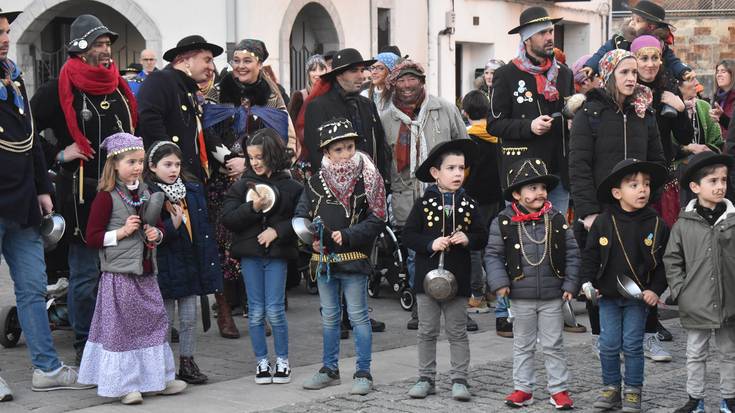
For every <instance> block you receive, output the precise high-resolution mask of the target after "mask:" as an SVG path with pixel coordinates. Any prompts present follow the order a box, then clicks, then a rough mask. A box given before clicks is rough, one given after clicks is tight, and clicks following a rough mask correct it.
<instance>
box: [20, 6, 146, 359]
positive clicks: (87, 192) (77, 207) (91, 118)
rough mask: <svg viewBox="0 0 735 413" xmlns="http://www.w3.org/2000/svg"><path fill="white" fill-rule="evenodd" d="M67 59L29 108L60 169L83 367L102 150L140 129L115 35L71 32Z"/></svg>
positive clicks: (73, 316) (82, 25)
mask: <svg viewBox="0 0 735 413" xmlns="http://www.w3.org/2000/svg"><path fill="white" fill-rule="evenodd" d="M69 37H70V38H71V41H70V42H69V45H68V53H69V59H68V60H67V61H66V63H64V66H63V67H62V68H61V73H59V78H58V80H50V81H48V82H47V83H46V84H44V85H42V86H41V88H40V89H39V90H38V92H37V93H36V94H35V95H34V96H33V99H32V100H31V107H32V108H33V114H34V119H35V121H36V127H37V130H39V131H43V130H45V129H51V130H52V131H53V135H54V140H53V141H52V140H50V139H48V138H49V136H47V137H46V138H47V140H48V145H47V147H46V150H45V152H46V159H47V160H48V161H49V162H56V163H57V164H58V165H59V181H58V183H57V186H56V201H57V207H58V208H59V212H60V213H61V214H62V215H63V216H64V219H65V220H66V228H67V230H66V234H65V239H66V240H67V241H68V242H69V255H68V258H69V294H68V306H69V321H70V322H71V325H72V327H73V328H74V334H75V336H76V339H75V341H74V348H75V349H76V352H77V361H79V360H81V356H82V352H83V351H84V345H85V343H86V341H87V335H88V334H89V326H90V323H91V322H92V314H93V312H94V306H95V301H96V298H97V281H98V278H99V258H98V251H97V250H94V249H90V248H87V246H86V240H85V239H84V234H86V226H87V217H88V216H89V208H90V206H91V205H92V201H93V200H94V197H95V195H96V193H97V180H98V179H99V177H100V174H101V172H102V168H103V166H104V161H105V158H106V156H107V154H106V153H100V143H101V142H102V141H103V140H104V139H105V138H106V137H108V136H110V135H112V134H114V133H118V132H128V133H132V132H133V130H134V129H135V125H136V122H137V106H136V103H135V97H134V96H133V93H132V92H131V91H130V87H129V86H128V83H127V81H125V79H124V78H122V77H121V76H120V73H119V71H118V69H117V67H116V66H115V63H114V62H113V61H112V57H111V56H112V49H111V46H112V43H114V42H115V40H117V37H118V35H117V33H115V32H113V31H111V30H110V29H108V28H107V27H106V26H105V25H104V24H102V22H101V21H100V20H99V19H98V18H97V17H95V16H92V15H90V14H84V15H81V16H79V17H77V18H76V20H74V22H73V23H72V24H71V30H70V36H69Z"/></svg>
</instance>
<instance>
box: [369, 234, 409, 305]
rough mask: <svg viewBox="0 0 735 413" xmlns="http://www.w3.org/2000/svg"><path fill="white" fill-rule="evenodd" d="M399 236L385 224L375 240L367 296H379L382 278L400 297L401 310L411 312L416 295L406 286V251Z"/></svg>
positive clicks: (371, 255)
mask: <svg viewBox="0 0 735 413" xmlns="http://www.w3.org/2000/svg"><path fill="white" fill-rule="evenodd" d="M399 235H400V234H399V233H397V231H393V229H392V228H391V227H390V225H388V224H386V226H385V229H384V230H383V232H381V233H380V235H378V237H376V238H375V242H374V244H373V250H372V253H371V254H370V263H371V264H372V266H373V272H372V274H371V275H370V279H369V280H368V294H369V295H370V297H373V298H376V297H378V296H379V295H380V285H381V284H382V282H383V278H385V280H386V281H387V282H388V284H389V285H390V286H391V288H393V291H394V292H395V293H397V294H398V296H399V297H400V302H401V308H403V309H404V310H406V311H411V307H412V306H413V303H414V301H415V299H416V294H415V293H414V292H413V289H411V288H410V287H409V286H408V269H407V266H406V259H405V257H406V250H405V249H404V248H402V247H401V244H400V242H399V238H398V236H399Z"/></svg>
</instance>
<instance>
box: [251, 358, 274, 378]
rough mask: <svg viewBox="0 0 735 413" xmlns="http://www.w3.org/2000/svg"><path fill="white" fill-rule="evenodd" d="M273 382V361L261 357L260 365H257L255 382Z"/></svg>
mask: <svg viewBox="0 0 735 413" xmlns="http://www.w3.org/2000/svg"><path fill="white" fill-rule="evenodd" d="M270 383H273V375H272V374H271V363H270V362H269V361H268V359H260V361H259V362H258V366H257V367H255V384H270Z"/></svg>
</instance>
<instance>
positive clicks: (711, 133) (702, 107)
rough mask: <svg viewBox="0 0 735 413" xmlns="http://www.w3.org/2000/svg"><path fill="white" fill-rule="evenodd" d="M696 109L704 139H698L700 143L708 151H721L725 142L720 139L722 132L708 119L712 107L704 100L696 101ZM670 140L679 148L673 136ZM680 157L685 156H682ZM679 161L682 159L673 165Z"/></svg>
mask: <svg viewBox="0 0 735 413" xmlns="http://www.w3.org/2000/svg"><path fill="white" fill-rule="evenodd" d="M696 108H697V119H698V120H699V123H700V125H702V130H704V137H703V138H704V139H700V143H702V144H705V145H707V146H709V147H710V149H712V150H714V151H716V152H720V151H722V145H723V144H724V142H725V141H724V140H723V139H722V130H721V129H720V125H719V124H718V123H717V122H715V121H713V120H712V118H710V117H709V111H710V109H712V106H710V104H709V103H707V101H706V100H702V99H697V104H696ZM671 140H672V142H674V145H677V146H679V143H678V142H677V141H676V140H675V139H674V137H673V136H672V137H671ZM682 155H683V156H686V155H684V154H682ZM681 161H682V159H678V160H677V161H676V162H675V163H677V164H678V163H679V162H681Z"/></svg>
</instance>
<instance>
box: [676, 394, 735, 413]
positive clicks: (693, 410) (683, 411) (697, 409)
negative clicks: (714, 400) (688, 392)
mask: <svg viewBox="0 0 735 413" xmlns="http://www.w3.org/2000/svg"><path fill="white" fill-rule="evenodd" d="M722 403H725V401H724V400H723V401H722ZM720 411H723V410H722V407H720ZM728 411H729V410H728ZM674 413H704V400H702V399H693V398H692V396H689V400H687V402H686V404H685V405H684V406H682V407H680V408H678V409H676V410H674Z"/></svg>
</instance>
